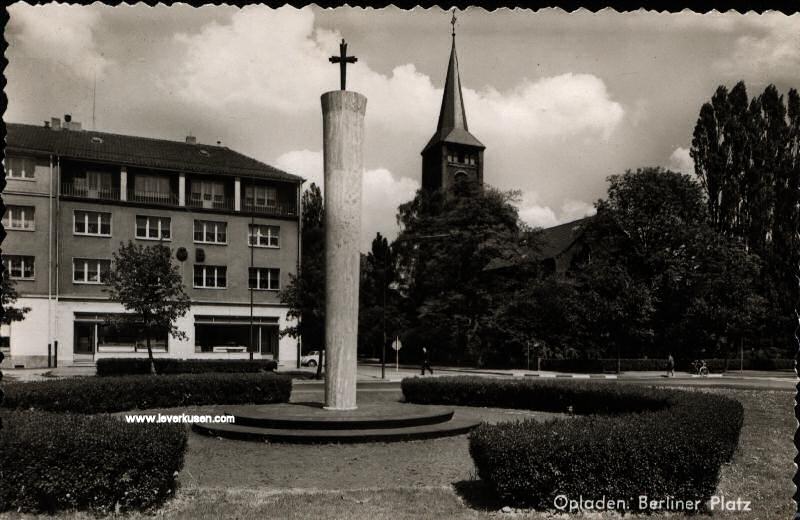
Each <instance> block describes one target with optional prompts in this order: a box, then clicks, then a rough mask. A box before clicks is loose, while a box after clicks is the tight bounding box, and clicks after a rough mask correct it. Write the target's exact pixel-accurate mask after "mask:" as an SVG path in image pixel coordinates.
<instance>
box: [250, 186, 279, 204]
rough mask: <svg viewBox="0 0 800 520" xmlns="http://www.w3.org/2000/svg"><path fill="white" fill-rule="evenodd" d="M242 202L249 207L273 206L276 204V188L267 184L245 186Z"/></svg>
mask: <svg viewBox="0 0 800 520" xmlns="http://www.w3.org/2000/svg"><path fill="white" fill-rule="evenodd" d="M244 204H245V206H247V207H251V208H253V207H255V208H274V207H276V206H277V205H278V190H276V189H275V188H271V187H269V186H245V188H244Z"/></svg>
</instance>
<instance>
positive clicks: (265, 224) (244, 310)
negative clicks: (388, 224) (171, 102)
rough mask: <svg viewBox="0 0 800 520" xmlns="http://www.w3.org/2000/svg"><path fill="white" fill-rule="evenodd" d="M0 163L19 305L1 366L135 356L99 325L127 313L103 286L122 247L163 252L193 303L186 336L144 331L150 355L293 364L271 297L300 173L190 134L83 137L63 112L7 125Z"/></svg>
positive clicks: (283, 276) (128, 342)
mask: <svg viewBox="0 0 800 520" xmlns="http://www.w3.org/2000/svg"><path fill="white" fill-rule="evenodd" d="M5 171H6V181H7V186H6V190H5V192H4V194H3V198H4V202H5V205H6V207H7V210H6V213H5V214H4V215H3V224H4V226H5V229H6V231H7V237H6V240H5V242H4V243H3V262H4V265H5V267H6V269H7V270H8V274H9V276H10V277H11V278H12V279H13V280H14V281H15V284H16V290H17V292H18V293H19V295H20V297H19V299H18V300H17V304H16V306H17V307H29V308H30V311H29V312H28V313H27V315H26V316H25V319H24V320H23V321H20V322H14V323H12V324H11V325H10V326H3V331H2V336H5V337H7V338H8V340H7V341H6V342H4V348H5V349H6V350H7V352H6V362H5V363H4V365H5V366H13V367H26V368H29V367H43V366H48V363H49V362H50V363H53V362H55V358H56V356H57V360H58V364H59V366H63V365H71V364H90V363H94V361H96V360H97V359H98V358H101V357H138V356H146V355H147V350H146V347H145V345H144V342H143V340H142V339H141V338H137V337H136V335H135V334H134V333H132V332H129V331H124V330H121V329H120V328H119V327H112V326H110V324H109V323H110V320H109V319H108V318H109V317H110V316H111V315H113V314H117V313H123V312H125V311H124V309H123V308H122V306H121V305H120V304H118V303H115V302H111V301H109V298H108V295H107V293H106V291H105V289H106V288H107V286H106V285H105V283H104V282H105V273H107V272H108V271H109V269H111V258H112V254H113V253H114V251H116V250H117V249H118V248H119V246H120V244H122V243H127V242H128V241H132V242H134V243H137V244H142V245H152V244H156V243H162V244H164V245H166V246H167V247H169V248H170V250H171V251H172V253H173V258H174V261H175V262H176V263H177V265H179V268H180V270H181V272H182V274H183V280H184V287H185V289H186V292H187V294H188V295H189V296H190V298H191V309H190V311H189V312H188V313H187V314H186V315H185V316H183V317H182V318H180V319H179V321H178V323H177V326H178V328H179V329H180V330H181V331H183V332H184V333H185V334H186V336H187V339H186V340H180V339H176V338H174V337H162V338H158V339H156V340H155V342H154V343H153V345H154V352H155V355H156V356H163V357H174V358H248V357H250V353H249V351H250V350H252V351H253V355H254V357H258V358H270V359H276V360H278V361H279V363H280V364H282V365H291V364H293V363H294V362H295V360H296V359H297V351H298V344H297V342H296V341H295V340H294V339H292V338H289V337H285V338H281V337H280V335H279V330H280V329H281V328H284V327H285V326H287V324H288V318H287V311H288V309H287V307H286V306H285V305H283V304H281V302H280V299H279V296H278V292H279V290H280V289H281V288H283V287H284V286H285V285H286V284H287V283H289V276H290V275H291V274H294V273H296V271H297V266H298V265H299V261H300V253H301V252H300V248H299V233H300V228H299V226H300V215H299V208H300V199H299V197H300V191H301V186H302V182H303V179H301V178H300V177H297V176H294V175H291V174H289V173H286V172H283V171H281V170H278V169H276V168H273V167H271V166H268V165H266V164H264V163H261V162H259V161H256V160H255V159H252V158H249V157H246V156H244V155H242V154H239V153H237V152H235V151H233V150H230V149H228V148H227V147H223V146H209V145H205V144H199V143H197V142H196V139H195V138H193V137H191V136H190V137H187V138H186V140H185V142H182V141H168V140H161V139H150V138H144V137H134V136H125V135H117V134H109V133H103V132H94V131H84V130H81V129H80V125H79V124H77V123H75V122H72V121H70V118H69V117H68V116H65V117H64V122H63V124H62V122H61V120H60V119H56V118H53V119H52V120H51V121H50V122H48V123H46V124H45V125H43V126H34V125H25V124H13V123H9V124H8V125H7V138H6V157H5Z"/></svg>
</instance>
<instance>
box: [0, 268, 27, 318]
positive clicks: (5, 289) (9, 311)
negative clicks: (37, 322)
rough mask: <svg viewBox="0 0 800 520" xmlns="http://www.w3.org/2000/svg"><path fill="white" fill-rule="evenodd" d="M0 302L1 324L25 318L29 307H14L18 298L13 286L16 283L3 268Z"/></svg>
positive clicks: (0, 278)
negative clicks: (1, 309)
mask: <svg viewBox="0 0 800 520" xmlns="http://www.w3.org/2000/svg"><path fill="white" fill-rule="evenodd" d="M0 280H1V281H0V303H2V306H3V315H2V316H1V317H0V323H2V324H3V325H10V324H11V322H13V321H22V320H24V319H25V314H27V313H28V312H29V311H30V310H31V308H30V307H15V306H14V304H15V303H16V302H17V298H19V294H17V290H16V288H15V287H14V286H15V285H16V284H15V283H14V280H12V279H11V278H9V277H8V273H7V272H6V270H5V269H3V272H2V276H0Z"/></svg>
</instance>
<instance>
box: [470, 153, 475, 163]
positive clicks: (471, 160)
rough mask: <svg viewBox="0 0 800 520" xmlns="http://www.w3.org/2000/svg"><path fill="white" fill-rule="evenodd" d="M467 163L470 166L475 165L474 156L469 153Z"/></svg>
mask: <svg viewBox="0 0 800 520" xmlns="http://www.w3.org/2000/svg"><path fill="white" fill-rule="evenodd" d="M469 164H470V166H475V156H474V155H470V156H469Z"/></svg>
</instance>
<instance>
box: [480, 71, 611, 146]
mask: <svg viewBox="0 0 800 520" xmlns="http://www.w3.org/2000/svg"><path fill="white" fill-rule="evenodd" d="M464 98H465V101H466V103H468V105H469V108H470V114H471V119H472V120H473V121H475V124H474V125H473V126H474V127H475V130H476V132H477V133H479V134H480V135H484V134H486V135H497V136H498V137H499V136H505V137H506V138H508V137H517V138H518V140H526V139H530V138H534V137H536V138H552V137H559V138H562V137H571V136H576V135H581V134H585V133H589V134H594V135H598V136H600V137H602V138H603V139H607V138H608V137H609V135H610V134H611V132H613V131H614V129H615V128H616V127H617V125H618V124H619V123H620V121H621V120H622V117H623V115H624V113H625V111H624V110H623V108H622V106H621V105H620V104H619V103H616V102H614V101H612V100H611V98H610V96H609V93H608V90H607V88H606V86H605V83H603V80H601V79H600V78H598V77H596V76H593V75H591V74H573V73H568V74H561V75H559V76H555V77H549V78H542V79H540V80H538V81H535V82H531V81H529V80H525V81H524V82H523V83H522V84H520V85H518V86H517V87H515V88H514V89H513V90H511V91H510V92H504V93H501V92H498V91H497V90H494V89H488V90H487V91H485V92H478V93H476V92H474V91H471V90H469V89H466V90H465V92H464ZM472 114H474V115H472ZM509 128H513V129H514V131H513V132H509V131H508V129H509ZM498 141H501V142H502V140H501V139H498ZM514 144H515V145H516V144H518V143H514Z"/></svg>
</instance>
